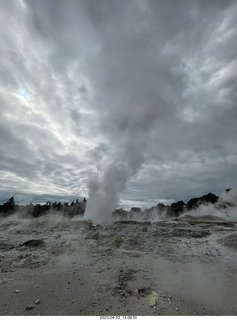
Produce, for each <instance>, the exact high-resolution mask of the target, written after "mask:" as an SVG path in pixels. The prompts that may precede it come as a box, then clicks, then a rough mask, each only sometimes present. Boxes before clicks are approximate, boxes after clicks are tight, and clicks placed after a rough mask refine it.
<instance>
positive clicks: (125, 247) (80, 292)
mask: <svg viewBox="0 0 237 320" xmlns="http://www.w3.org/2000/svg"><path fill="white" fill-rule="evenodd" d="M236 226H237V224H236V223H234V222H231V221H225V220H223V219H220V218H217V217H216V218H215V217H210V216H206V217H196V218H195V219H194V218H192V217H188V216H187V217H183V218H180V219H173V220H166V221H160V222H156V223H150V222H138V221H116V222H114V223H113V224H111V225H108V226H104V227H102V226H93V225H92V224H91V223H89V222H87V221H81V220H77V219H71V220H70V219H67V218H62V217H61V218H60V217H57V216H56V215H52V216H50V217H49V216H48V217H41V218H38V219H22V218H20V217H19V216H17V215H16V216H14V217H11V218H8V219H5V220H1V222H0V315H21V316H23V315H137V316H139V315H148V316H149V315H152V316H158V315H237V304H236V296H237V228H236Z"/></svg>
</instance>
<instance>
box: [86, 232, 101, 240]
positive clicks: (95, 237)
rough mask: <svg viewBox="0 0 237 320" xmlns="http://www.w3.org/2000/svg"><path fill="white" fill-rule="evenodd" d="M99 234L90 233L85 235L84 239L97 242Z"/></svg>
mask: <svg viewBox="0 0 237 320" xmlns="http://www.w3.org/2000/svg"><path fill="white" fill-rule="evenodd" d="M99 236H100V233H99V232H97V231H90V232H88V233H87V235H86V239H92V240H98V239H99Z"/></svg>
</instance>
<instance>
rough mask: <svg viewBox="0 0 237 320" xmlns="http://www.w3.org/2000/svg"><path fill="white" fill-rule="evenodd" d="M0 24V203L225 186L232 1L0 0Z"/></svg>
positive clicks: (186, 194) (234, 108)
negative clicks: (11, 197)
mask: <svg viewBox="0 0 237 320" xmlns="http://www.w3.org/2000/svg"><path fill="white" fill-rule="evenodd" d="M0 21H1V28H0V200H1V201H4V200H5V199H7V198H9V197H10V196H15V198H16V199H18V200H19V201H23V200H24V201H31V200H35V199H37V200H40V199H41V200H42V201H43V202H44V201H45V200H46V201H47V199H55V200H57V199H59V198H62V199H67V198H68V199H76V198H77V197H80V196H81V197H84V196H85V197H88V196H91V197H94V198H95V199H96V201H102V202H103V201H104V200H106V201H107V200H108V199H107V198H106V197H110V198H111V197H112V204H111V207H113V206H129V207H130V206H141V207H150V206H152V205H155V204H157V203H158V202H164V203H170V202H173V201H178V200H184V201H187V200H189V199H190V198H192V197H194V196H201V195H203V194H205V193H207V192H214V193H216V194H220V192H222V191H223V190H225V188H227V187H234V186H235V185H236V181H237V148H236V147H237V140H236V138H237V125H236V124H237V77H236V76H237V24H236V21H237V1H228V0H225V1H224V0H203V1H198V0H195V1H192V0H153V1H148V0H116V1H114V0H77V1H73V0H29V1H27V0H1V1H0ZM70 197H71V198H70Z"/></svg>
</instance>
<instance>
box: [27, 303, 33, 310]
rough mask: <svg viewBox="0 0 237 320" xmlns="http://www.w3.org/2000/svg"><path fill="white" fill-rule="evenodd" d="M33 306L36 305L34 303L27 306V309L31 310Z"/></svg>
mask: <svg viewBox="0 0 237 320" xmlns="http://www.w3.org/2000/svg"><path fill="white" fill-rule="evenodd" d="M33 308H34V306H33V305H32V304H30V305H29V306H27V307H26V309H25V310H31V309H33Z"/></svg>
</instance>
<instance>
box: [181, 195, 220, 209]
mask: <svg viewBox="0 0 237 320" xmlns="http://www.w3.org/2000/svg"><path fill="white" fill-rule="evenodd" d="M217 201H218V196H216V195H215V194H213V193H208V194H205V195H204V196H202V197H199V198H193V199H190V200H189V201H188V202H187V204H186V209H187V210H192V209H196V208H197V207H198V206H199V205H200V204H204V203H212V204H214V203H216V202H217Z"/></svg>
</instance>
